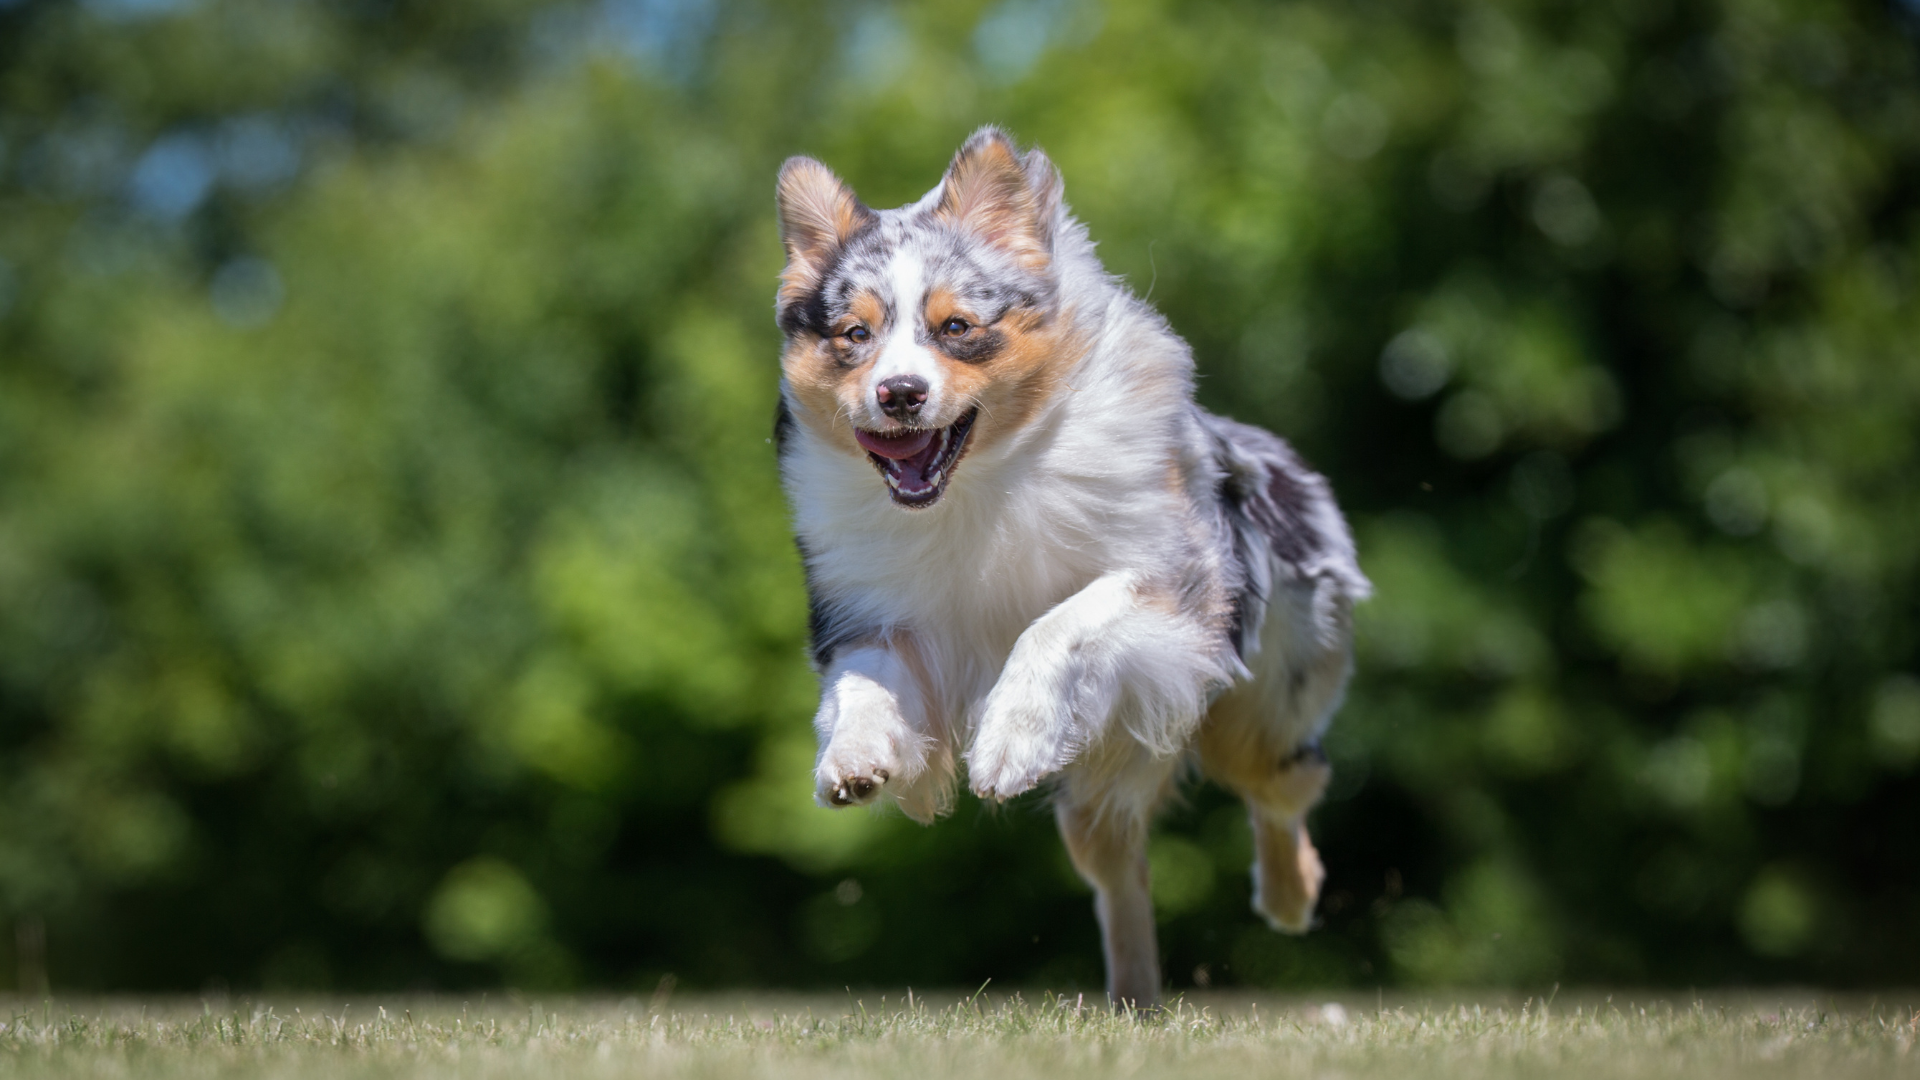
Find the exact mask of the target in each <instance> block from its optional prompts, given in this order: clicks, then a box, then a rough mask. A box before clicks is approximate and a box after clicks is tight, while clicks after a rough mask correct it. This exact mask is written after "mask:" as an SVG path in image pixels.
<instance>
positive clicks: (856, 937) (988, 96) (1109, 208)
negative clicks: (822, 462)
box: [0, 0, 1920, 989]
mask: <svg viewBox="0 0 1920 1080" xmlns="http://www.w3.org/2000/svg"><path fill="white" fill-rule="evenodd" d="M1914 35H1915V24H1914V19H1913V17H1912V15H1911V14H1910V13H1908V12H1906V11H1903V10H1901V9H1895V8H1883V7H1876V6H1873V5H1870V4H1867V3H1864V2H1851V3H1849V2H1840V0H1717V2H1715V0H1664V2H1663V0H1635V2H1631V3H1618V4H1607V5H1586V6H1582V7H1570V6H1566V5H1551V4H1545V3H1539V2H1532V0H1500V2H1492V0H1489V2H1485V3H1467V2H1464V0H1461V2H1444V3H1443V2H1436V0H1373V2H1370V3H1365V4H1339V3H1333V2H1330V0H1313V2H1308V0H1302V2H1294V3H1286V4H1256V3H1252V2H1251V0H1244V2H1243V0H1209V2H1206V3H1198V4H1182V5H1177V6H1176V5H1171V4H1165V3H1156V2H1152V0H1113V2H1111V3H1106V4H1099V3H1095V2H1092V0H999V2H997V3H994V4H990V5H981V4H976V3H962V4H943V5H927V6H925V7H917V8H910V7H900V8H895V7H887V6H880V5H866V6H861V5H836V6H826V5H820V4H800V5H768V4H763V3H755V2H753V0H733V2H726V3H720V2H712V3H709V2H706V0H605V2H604V3H601V4H599V5H596V6H577V5H567V4H559V3H555V4H546V3H536V2H531V0H528V2H508V0H498V2H495V3H489V4H478V5H476V4H452V3H444V2H436V0H397V2H395V3H391V4H385V5H335V6H323V5H317V4H308V3H284V4H253V5H250V4H243V3H239V2H238V0H85V2H81V3H74V2H66V0H14V2H13V3H12V4H0V356H3V357H4V361H3V362H0V596H5V597H6V598H7V602H6V603H4V604H0V821H4V822H5V827H4V829H0V916H5V917H7V918H10V919H11V920H12V921H13V923H14V924H15V927H16V929H17V931H18V932H17V934H16V935H14V938H15V940H14V941H12V942H4V943H0V951H3V950H5V949H7V948H9V947H11V948H12V951H13V952H14V953H15V954H16V955H15V956H14V961H15V962H14V964H12V965H11V967H13V968H15V969H17V970H18V971H19V973H20V975H19V977H20V979H21V981H22V982H23V983H24V984H27V985H25V987H24V988H26V989H33V988H34V987H33V985H32V984H33V983H34V982H35V981H36V980H38V979H40V978H41V977H42V976H43V975H50V977H51V979H52V980H53V982H54V983H55V984H56V985H62V986H94V987H181V986H197V985H202V984H203V983H205V982H207V981H209V980H212V981H219V982H225V983H227V984H230V985H235V986H242V987H245V986H256V985H280V986H304V987H324V986H417V985H463V984H477V983H487V982H492V981H497V980H501V979H505V980H507V981H510V982H513V983H516V984H521V985H536V986H539V985H572V984H584V985H613V986H619V985H627V986H641V987H651V986H653V985H654V984H655V983H656V981H657V980H658V979H659V978H660V976H661V975H662V974H663V973H668V972H672V973H677V974H678V975H679V976H680V977H682V978H686V979H689V980H692V981H694V982H696V983H706V984H716V983H726V982H748V983H758V984H807V983H815V984H829V985H841V984H845V983H850V982H855V981H858V982H862V983H871V982H874V981H883V982H884V981H903V980H913V981H915V982H919V983H927V982H932V983H941V982H952V983H961V982H966V983H977V982H978V981H979V980H981V979H985V978H988V977H994V978H996V979H999V980H1001V983H1002V984H1005V983H1007V982H1010V981H1011V982H1029V983H1034V984H1040V985H1048V986H1054V987H1068V986H1081V987H1086V986H1092V985H1097V981H1098V968H1097V953H1096V950H1095V947H1094V944H1093V942H1094V939H1093V932H1092V927H1091V918H1090V916H1089V913H1088V912H1087V910H1086V909H1087V905H1086V900H1085V895H1084V892H1083V891H1082V890H1081V888H1080V887H1079V886H1078V884H1077V883H1076V882H1075V881H1074V880H1073V877H1072V875H1071V872H1070V870H1069V869H1068V868H1067V867H1066V865H1065V862H1064V859H1063V857H1062V856H1060V854H1059V853H1058V850H1057V845H1056V844H1055V842H1054V841H1053V840H1052V839H1051V836H1050V830H1051V823H1050V820H1049V817H1048V815H1047V814H1046V813H1045V812H1044V810H1043V809H1042V807H1041V806H1040V804H1039V803H1037V802H1031V801H1023V802H1017V803H1015V804H1014V805H1013V806H1011V807H1010V808H1008V809H1006V810H1004V811H1000V812H985V811H982V810H981V808H979V807H978V806H977V805H975V804H972V803H968V804H966V805H963V807H962V808H961V810H960V812H959V813H958V815H957V817H956V819H955V820H951V821H948V822H946V823H943V824H942V825H940V826H938V827H936V828H934V829H932V830H921V829H919V828H918V827H915V826H912V825H910V824H909V823H906V822H905V821H903V820H902V819H900V818H898V817H897V816H894V817H888V816H873V815H867V814H862V813H841V814H831V813H828V812H826V811H822V810H817V809H815V808H814V807H812V806H811V804H810V800H809V798H808V794H809V787H810V784H809V781H808V779H807V772H808V769H809V766H810V760H811V749H810V732H809V730H808V727H807V718H808V715H809V712H810V709H811V695H812V693H813V683H812V677H811V675H810V674H809V673H808V671H807V670H806V668H805V665H804V662H803V659H802V639H803V635H804V624H805V616H804V612H805V604H804V598H803V596H802V594H801V589H800V581H799V575H798V571H797V565H796V561H795V558H794V556H793V553H792V550H791V546H790V543H789V540H788V536H787V533H786V528H785V523H784V508H783V506H782V504H781V500H780V495H779V491H778V487H777V484H776V482H775V477H774V472H773V463H772V453H771V448H770V446H769V445H768V444H767V441H766V434H767V427H768V419H769V417H770V415H771V411H772V402H773V397H774V380H775V365H774V356H775V352H776V349H777V336H776V334H775V332H774V329H773V326H772V320H771V317H770V303H771V295H772V286H773V282H774V276H775V274H776V272H777V270H778V267H779V259H780V256H779V251H778V244H777V241H776V238H775V234H774V226H773V221H772V213H771V198H770V195H771V183H772V182H771V177H772V176H773V173H774V170H775V169H776V168H777V166H778V164H779V162H780V160H781V159H782V158H783V157H785V156H786V155H788V154H790V153H796V152H807V153H812V154H814V155H816V156H819V157H821V158H822V159H824V160H826V161H828V162H829V163H831V164H832V165H833V166H834V167H835V168H836V169H837V170H839V171H840V172H841V173H842V175H844V176H846V177H847V178H848V179H849V180H850V181H851V182H852V183H853V184H854V185H855V186H856V187H857V188H858V189H859V190H860V191H861V192H862V194H863V195H865V196H866V197H867V198H868V199H869V201H871V202H873V203H874V204H876V205H893V204H897V203H900V202H903V201H906V200H908V199H911V198H914V197H916V196H917V195H918V194H919V193H920V192H921V191H923V190H924V189H925V188H926V187H927V186H928V185H930V184H931V183H932V181H933V180H934V178H935V177H937V175H938V174H939V171H940V169H941V167H942V166H943V164H944V162H945V160H946V158H947V156H948V155H949V154H950V153H951V152H952V150H953V148H954V147H955V146H956V145H958V143H959V141H960V140H961V139H962V138H964V136H965V134H966V133H967V132H968V131H970V130H971V129H972V128H973V127H974V126H976V125H977V124H979V123H982V122H985V121H989V120H995V121H1000V122H1003V123H1006V124H1008V125H1010V126H1011V127H1012V129H1013V130H1015V131H1016V132H1017V133H1018V134H1019V135H1020V136H1021V137H1022V138H1023V139H1027V140H1031V141H1034V142H1037V143H1039V144H1041V145H1044V146H1045V147H1046V148H1047V149H1048V151H1049V153H1051V154H1052V155H1053V156H1054V157H1055V158H1056V159H1057V160H1058V161H1059V163H1060V165H1061V167H1062V169H1063V171H1064V172H1065V175H1066V178H1067V192H1068V198H1069V200H1070V201H1071V202H1072V203H1073V204H1074V206H1075V208H1076V210H1077V212H1078V213H1079V214H1080V216H1081V217H1082V218H1084V219H1085V220H1086V221H1087V222H1088V223H1089V224H1090V226H1091V228H1092V230H1093V233H1094V236H1095V237H1096V238H1097V239H1099V240H1100V241H1101V244H1102V252H1103V255H1104V257H1105V258H1106V259H1107V261H1108V265H1109V266H1110V268H1111V269H1113V270H1114V271H1115V272H1117V273H1121V274H1124V275H1125V276H1126V277H1127V278H1128V279H1129V280H1130V281H1132V282H1133V283H1134V285H1135V287H1136V288H1138V289H1139V290H1140V291H1141V292H1143V293H1146V294H1149V295H1150V296H1151V298H1152V300H1153V302H1154V303H1155V305H1156V306H1158V307H1160V308H1161V309H1162V310H1163V311H1165V312H1166V313H1167V315H1168V316H1169V318H1170V319H1171V320H1172V322H1173V324H1174V325H1175V327H1176V328H1178V329H1179V330H1180V331H1181V332H1182V333H1183V334H1185V335H1186V336H1187V337H1188V338H1189V340H1190V341H1192V343H1193V344H1194V347H1195V350H1196V353H1197V355H1198V356H1199V359H1200V367H1201V371H1202V374H1203V379H1202V385H1201V393H1202V397H1203V399H1204V400H1205V401H1206V402H1207V403H1208V404H1209V405H1210V406H1212V407H1215V408H1218V409H1220V410H1222V411H1224V412H1228V413H1231V414H1233V415H1235V416H1237V417H1240V418H1242V419H1246V420H1249V421H1254V422H1260V423H1264V424H1267V425H1269V426H1272V427H1274V428H1275V429H1276V430H1279V431H1281V432H1282V433H1284V434H1286V435H1288V436H1289V437H1290V438H1292V439H1294V440H1295V442H1296V443H1297V444H1298V445H1299V446H1301V447H1302V449H1303V450H1304V451H1305V452H1306V453H1307V456H1308V457H1309V458H1310V459H1311V460H1313V461H1314V462H1315V463H1316V464H1317V465H1318V466H1319V467H1321V468H1322V469H1323V470H1324V471H1326V472H1327V473H1328V474H1329V475H1330V476H1331V477H1332V478H1333V479H1334V481H1335V484H1336V488H1337V490H1338V491H1339V492H1340V494H1341V498H1342V500H1343V502H1344V504H1345V505H1346V506H1347V507H1348V508H1349V510H1350V512H1351V516H1352V518H1353V519H1354V522H1355V525H1356V528H1357V531H1358V534H1359V537H1360V542H1361V553H1362V559H1363V563H1364V565H1365V566H1366V568H1367V569H1368V571H1369V572H1370V574H1371V575H1372V576H1373V578H1374V580H1375V582H1376V584H1377V585H1378V588H1379V596H1378V598H1377V599H1376V600H1374V601H1372V602H1371V603H1370V604H1369V605H1368V606H1367V607H1366V608H1365V609H1364V611H1363V616H1362V627H1361V631H1362V641H1361V656H1360V675H1359V677H1358V679H1357V680H1356V683H1355V688H1354V691H1353V694H1352V700H1351V701H1350V703H1349V705H1348V707H1347V709H1346V711H1345V712H1344V713H1343V714H1342V717H1341V719H1340V721H1339V723H1338V724H1337V726H1336V728H1335V733H1334V736H1333V738H1332V740H1331V742H1330V744H1329V750H1330V752H1331V753H1332V754H1333V756H1334V758H1335V762H1336V773H1337V780H1336V786H1335V791H1334V793H1333V800H1332V802H1331V803H1330V804H1329V805H1328V806H1327V808H1326V809H1325V810H1324V811H1323V812H1322V813H1321V814H1320V815H1319V817H1318V819H1317V832H1318V835H1319V836H1320V837H1321V840H1322V844H1321V846H1322V850H1323V851H1324V852H1325V853H1326V856H1327V859H1328V864H1329V867H1330V872H1331V878H1330V886H1329V893H1328V896H1327V900H1326V903H1325V905H1324V908H1323V912H1324V919H1325V925H1324V927H1323V929H1322V931H1321V932H1319V933H1317V934H1315V935H1313V936H1310V937H1308V938H1306V939H1304V940H1298V941H1296V940H1288V939H1282V938H1278V937H1275V936H1273V935H1271V934H1270V933H1268V932H1267V931H1266V930H1264V929H1263V928H1261V927H1260V926H1259V925H1258V924H1257V922H1256V921H1255V920H1254V919H1253V917H1252V916H1251V914H1250V913H1248V912H1247V910H1246V899H1247V891H1248V886H1247V884H1246V882H1245V878H1244V871H1243V867H1244V865H1245V863H1246V858H1247V851H1246V843H1247V842H1246V837H1245V829H1244V825H1243V824H1242V823H1241V820H1240V818H1239V816H1238V811H1237V810H1236V809H1235V808H1234V807H1232V806H1231V805H1229V804H1228V803H1227V802H1226V801H1225V800H1224V798H1223V797H1221V796H1220V795H1219V794H1218V793H1212V792H1200V793H1196V795H1195V796H1194V797H1193V798H1192V800H1191V801H1190V802H1189V803H1188V804H1187V805H1186V806H1185V807H1184V808H1182V809H1181V810H1180V811H1178V812H1177V813H1175V814H1174V815H1173V817H1172V819H1171V820H1170V822H1169V823H1168V828H1167V830H1166V833H1165V835H1164V836H1163V838H1162V839H1160V840H1159V841H1157V843H1156V846H1155V848H1154V851H1153V863H1154V867H1155V870H1156V872H1157V873H1158V874H1159V881H1158V882H1157V884H1156V892H1157V894H1158V896H1159V899H1160V902H1161V907H1162V911H1163V916H1164V918H1163V926H1162V933H1163V938H1164V947H1165V950H1166V952H1167V954H1168V957H1169V961H1170V971H1171V972H1173V976H1172V977H1173V980H1174V983H1175V985H1177V986H1179V985H1187V984H1189V983H1196V984H1202V985H1204V984H1207V983H1232V982H1239V983H1249V984H1265V985H1299V984H1318V985H1371V984H1376V983H1382V982H1384V983H1389V984H1400V983H1482V984H1484V983H1529V984H1534V983H1544V982H1546V981H1550V980H1553V979H1576V978H1577V979H1584V980H1596V979H1597V980H1609V981H1624V980H1635V981H1639V980H1650V981H1654V982H1664V983H1679V982H1683V981H1685V982H1694V983H1702V984H1707V983H1720V982H1726V981H1735V980H1755V979H1760V980H1767V979H1789V978H1791V979H1815V980H1823V981H1832V982H1839V983H1852V984H1861V983H1874V982H1885V981H1889V980H1896V979H1903V978H1910V977H1911V973H1912V972H1913V971H1914V970H1915V965H1916V963H1920V932H1916V930H1915V923H1914V920H1913V919H1912V917H1911V913H1912V912H1913V911H1914V910H1915V908H1916V906H1917V905H1920V877H1917V876H1916V871H1915V869H1914V868H1915V867H1916V866H1920V849H1917V848H1916V846H1915V845H1916V839H1915V834H1914V833H1913V831H1912V830H1911V829H1907V828H1904V827H1902V826H1903V823H1904V822H1907V821H1910V820H1912V819H1913V817H1914V814H1915V813H1916V811H1920V786H1917V785H1920V779H1917V778H1916V777H1917V775H1920V774H1916V766H1920V681H1916V680H1915V678H1914V677H1913V675H1912V674H1911V673H1912V672H1913V671H1914V669H1915V660H1916V652H1915V649H1916V642H1915V640H1914V633H1913V626H1914V618H1913V617H1914V601H1915V597H1916V582H1915V558H1916V554H1920V548H1917V547H1916V545H1915V544H1914V543H1913V542H1912V539H1911V537H1912V536H1913V535H1915V533H1916V531H1920V488H1916V487H1915V485H1914V484H1913V483H1912V482H1911V479H1910V478H1911V476H1912V475H1914V473H1915V470H1916V467H1920V446H1917V445H1916V434H1915V433H1916V430H1920V424H1916V419H1920V349H1917V348H1916V346H1915V345H1914V342H1915V341H1920V314H1917V311H1920V308H1916V305H1914V304H1913V303H1912V300H1911V298H1912V296H1913V293H1914V277H1915V272H1916V263H1915V259H1916V256H1917V255H1920V249H1917V248H1916V243H1920V219H1917V218H1916V215H1915V212H1914V211H1915V208H1916V193H1917V192H1920V168H1917V166H1920V69H1917V68H1916V49H1915V36H1914ZM42 928H44V933H45V937H44V942H45V944H44V947H43V946H42V944H41V942H42V940H43V938H42V936H41V933H42ZM43 950H44V952H43ZM43 954H44V957H45V964H46V967H45V968H42V967H41V964H42V956H43ZM0 970H5V969H4V968H0ZM0 978H4V976H0Z"/></svg>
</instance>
